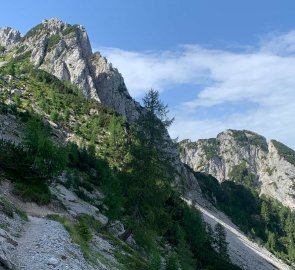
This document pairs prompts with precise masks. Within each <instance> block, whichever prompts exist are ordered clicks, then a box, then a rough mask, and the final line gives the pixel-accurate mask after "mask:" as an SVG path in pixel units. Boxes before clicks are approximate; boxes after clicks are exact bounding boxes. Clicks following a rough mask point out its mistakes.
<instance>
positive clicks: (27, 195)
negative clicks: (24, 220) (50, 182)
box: [13, 182, 52, 205]
mask: <svg viewBox="0 0 295 270" xmlns="http://www.w3.org/2000/svg"><path fill="white" fill-rule="evenodd" d="M13 192H14V193H15V194H16V195H18V196H20V197H22V198H23V199H24V200H27V201H31V202H36V203H38V204H40V205H42V204H48V203H49V202H50V201H51V197H52V196H51V192H50V190H49V188H48V186H47V185H46V184H45V183H29V184H28V183H21V182H18V183H15V184H14V189H13Z"/></svg>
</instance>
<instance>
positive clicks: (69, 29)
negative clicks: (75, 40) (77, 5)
mask: <svg viewBox="0 0 295 270" xmlns="http://www.w3.org/2000/svg"><path fill="white" fill-rule="evenodd" d="M77 26H78V25H77V24H73V25H71V24H67V26H66V28H65V29H64V30H63V31H62V34H63V35H64V36H66V35H68V34H70V33H73V32H75V31H76V29H77Z"/></svg>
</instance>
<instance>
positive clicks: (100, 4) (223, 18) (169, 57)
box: [0, 0, 295, 149]
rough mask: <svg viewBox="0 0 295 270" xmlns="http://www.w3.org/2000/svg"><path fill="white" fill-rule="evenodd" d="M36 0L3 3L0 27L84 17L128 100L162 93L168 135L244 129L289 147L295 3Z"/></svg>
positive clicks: (294, 141) (294, 129) (293, 128)
mask: <svg viewBox="0 0 295 270" xmlns="http://www.w3.org/2000/svg"><path fill="white" fill-rule="evenodd" d="M42 2H43V1H40V0H39V1H37V0H27V1H25V0H24V1H20V0H19V1H16V0H10V1H4V0H3V1H2V0H0V3H1V10H2V11H5V12H1V17H0V27H3V26H11V27H13V28H15V29H18V30H19V31H21V33H23V34H25V33H26V32H27V31H28V30H29V29H30V28H32V27H33V26H35V25H36V24H38V23H40V22H41V21H42V20H43V19H48V18H52V17H57V18H59V19H62V20H63V21H65V22H67V23H72V24H82V25H83V26H85V28H86V29H87V32H88V35H89V38H90V40H91V44H92V47H93V49H94V50H98V51H100V52H101V53H102V54H103V55H104V56H106V57H107V59H108V60H109V61H110V62H112V63H113V66H115V67H117V68H118V69H119V71H120V72H121V73H122V75H123V76H124V78H125V82H126V85H127V88H128V90H129V92H130V94H131V95H132V97H134V98H135V99H137V100H141V98H142V97H143V95H144V93H145V92H146V91H147V90H149V89H150V88H154V89H156V90H158V91H159V92H160V97H161V99H162V101H163V102H164V103H166V104H168V106H169V108H170V115H171V116H175V122H174V124H173V125H172V126H171V128H170V130H169V132H170V135H171V137H173V138H176V137H178V138H179V139H184V138H190V139H192V140H197V139H199V138H209V137H215V136H216V135H217V134H218V133H219V132H222V131H223V130H225V129H228V128H232V129H247V130H251V131H254V132H257V133H259V134H262V135H264V136H265V137H266V138H267V139H276V140H279V141H281V142H283V143H285V144H287V145H288V146H290V147H292V148H293V149H295V136H294V134H295V125H294V123H295V121H294V116H295V20H294V11H295V1H294V0H283V1H282V0H281V1H279V0H259V1H257V0H256V1H254V0H248V1H242V0H223V1H220V0H148V1H144V0H137V1H136V0H124V1H122V0H105V1H102V0H85V1H77V0H71V1H70V0H58V1H57V0H51V1H46V2H45V1H44V2H43V3H44V4H42Z"/></svg>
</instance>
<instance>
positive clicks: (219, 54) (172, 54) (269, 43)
mask: <svg viewBox="0 0 295 270" xmlns="http://www.w3.org/2000/svg"><path fill="white" fill-rule="evenodd" d="M100 51H101V52H102V54H104V55H105V56H106V57H107V58H108V59H109V60H110V61H111V62H112V63H113V64H114V66H116V67H118V69H119V70H120V72H122V74H123V76H124V78H125V81H126V84H127V87H128V89H129V91H130V93H131V94H132V95H133V96H134V97H140V96H141V95H142V94H143V93H144V92H145V91H146V90H147V89H149V88H155V89H158V90H160V91H163V90H165V89H169V87H170V86H175V85H181V84H191V85H192V87H194V85H196V84H198V85H200V84H201V85H202V86H203V87H202V89H201V90H200V91H198V92H197V91H196V98H195V99H193V100H191V101H189V102H186V103H182V104H179V106H178V108H177V109H175V108H174V113H175V116H176V120H177V121H176V123H175V125H174V126H173V127H172V128H171V134H172V136H180V137H181V138H185V137H189V138H193V139H196V138H201V137H208V136H215V135H216V133H217V132H220V131H222V130H224V129H225V128H238V129H250V130H254V131H257V132H260V133H261V134H263V135H265V136H267V137H268V138H276V139H280V140H282V141H283V142H285V143H287V144H289V145H290V146H292V147H293V148H295V137H294V135H293V134H295V125H294V116H295V31H291V32H289V33H286V34H281V35H274V34H272V35H270V36H268V37H267V38H265V39H263V40H262V41H261V42H260V44H259V45H257V47H256V48H254V47H253V48H252V49H251V50H249V49H247V50H245V51H239V52H234V51H227V50H221V49H220V50H216V49H208V48H205V47H202V46H199V45H186V46H181V47H179V49H178V50H176V51H164V52H129V51H123V50H120V49H116V48H102V49H100ZM183 95H184V96H185V93H184V94H183ZM243 102H252V103H255V104H256V106H255V108H252V109H249V110H247V111H246V112H241V111H240V110H237V111H236V112H234V113H232V114H231V115H229V116H228V118H227V119H226V120H224V119H222V120H221V119H220V117H219V116H218V115H216V116H215V117H210V118H207V119H206V118H204V119H200V117H193V116H190V115H188V113H187V112H190V113H193V112H194V111H195V110H196V109H200V108H203V110H206V109H211V110H212V109H214V108H215V107H216V106H217V105H228V106H230V104H233V103H243ZM192 115H194V114H192ZM192 134H193V135H192Z"/></svg>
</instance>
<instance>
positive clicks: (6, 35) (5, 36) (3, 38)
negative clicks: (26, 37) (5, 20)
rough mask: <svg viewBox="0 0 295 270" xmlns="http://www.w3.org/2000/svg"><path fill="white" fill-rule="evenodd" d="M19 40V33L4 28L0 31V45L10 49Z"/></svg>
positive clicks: (9, 28)
mask: <svg viewBox="0 0 295 270" xmlns="http://www.w3.org/2000/svg"><path fill="white" fill-rule="evenodd" d="M20 39H21V35H20V32H19V31H17V30H15V29H12V28H11V27H4V28H1V29H0V45H1V46H4V47H10V46H11V45H13V44H16V43H17V42H19V41H20Z"/></svg>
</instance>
